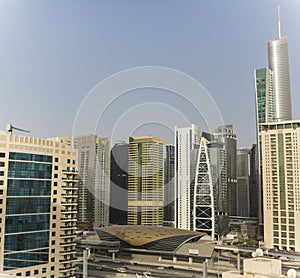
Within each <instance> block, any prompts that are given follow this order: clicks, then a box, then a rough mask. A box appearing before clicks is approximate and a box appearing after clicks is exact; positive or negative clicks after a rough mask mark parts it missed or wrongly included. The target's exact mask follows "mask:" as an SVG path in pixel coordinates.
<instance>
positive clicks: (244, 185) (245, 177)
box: [236, 148, 250, 217]
mask: <svg viewBox="0 0 300 278" xmlns="http://www.w3.org/2000/svg"><path fill="white" fill-rule="evenodd" d="M236 176H237V216H241V217H250V150H249V149H248V148H238V149H237V162H236Z"/></svg>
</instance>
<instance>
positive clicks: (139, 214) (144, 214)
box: [128, 136, 164, 226]
mask: <svg viewBox="0 0 300 278" xmlns="http://www.w3.org/2000/svg"><path fill="white" fill-rule="evenodd" d="M128 149H129V157H128V159H129V161H128V225H148V226H162V225H163V212H164V207H163V206H164V191H163V186H164V162H163V141H162V139H159V138H156V137H154V136H142V137H130V138H129V147H128Z"/></svg>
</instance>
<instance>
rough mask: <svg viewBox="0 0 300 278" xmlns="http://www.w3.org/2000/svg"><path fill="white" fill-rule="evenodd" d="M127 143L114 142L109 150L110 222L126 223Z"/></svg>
mask: <svg viewBox="0 0 300 278" xmlns="http://www.w3.org/2000/svg"><path fill="white" fill-rule="evenodd" d="M127 180H128V144H127V143H125V142H120V143H117V144H115V145H114V146H113V147H112V149H111V152H110V212H109V219H110V220H109V222H110V223H111V224H118V225H126V224H127V210H128V192H127V190H128V185H127Z"/></svg>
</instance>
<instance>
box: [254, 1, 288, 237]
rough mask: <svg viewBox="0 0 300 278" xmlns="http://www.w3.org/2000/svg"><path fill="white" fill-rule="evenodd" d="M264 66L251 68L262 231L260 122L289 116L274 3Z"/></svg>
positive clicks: (283, 44)
mask: <svg viewBox="0 0 300 278" xmlns="http://www.w3.org/2000/svg"><path fill="white" fill-rule="evenodd" d="M268 67H269V68H264V69H258V70H255V71H254V78H255V91H256V121H257V151H258V159H259V160H258V169H259V174H258V198H259V224H260V226H261V229H260V231H261V233H263V229H262V225H263V219H264V215H263V211H264V209H263V205H264V204H263V201H262V196H263V194H265V193H264V192H263V185H262V179H263V175H264V173H263V165H262V142H261V137H260V131H261V125H262V124H263V123H271V122H280V121H288V120H291V119H292V108H291V92H290V70H289V57H288V39H287V37H281V25H280V9H279V6H278V38H277V39H274V40H270V41H269V42H268Z"/></svg>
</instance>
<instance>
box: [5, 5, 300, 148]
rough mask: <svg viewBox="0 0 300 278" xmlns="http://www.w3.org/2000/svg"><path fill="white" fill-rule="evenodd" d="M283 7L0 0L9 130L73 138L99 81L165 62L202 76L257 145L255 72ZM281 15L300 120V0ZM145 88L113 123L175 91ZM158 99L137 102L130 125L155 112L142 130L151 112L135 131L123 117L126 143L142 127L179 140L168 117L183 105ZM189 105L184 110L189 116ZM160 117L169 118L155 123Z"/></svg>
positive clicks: (241, 132) (246, 139) (245, 138)
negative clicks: (78, 119) (11, 127)
mask: <svg viewBox="0 0 300 278" xmlns="http://www.w3.org/2000/svg"><path fill="white" fill-rule="evenodd" d="M277 3H278V1H272V0H247V1H246V0H243V1H242V0H228V1H212V0H207V1H200V0H190V1H183V0H182V1H175V0H164V1H161V0H151V1H141V0H128V1H125V0H119V1H114V0H107V1H104V0H102V1H101V0H98V1H91V0H89V1H83V0H82V1H76V0H72V1H71V0H69V1H64V0H62V1H61V0H57V1H53V0H49V1H47V0H44V1H40V0H27V1H21V0H0V94H1V114H0V115H1V117H0V128H1V129H5V126H6V124H7V123H10V122H11V123H13V124H15V125H16V126H18V127H23V128H27V129H30V130H31V135H32V136H38V137H52V136H58V135H59V136H60V135H71V134H72V130H73V123H74V119H75V117H76V113H77V111H78V109H79V107H80V105H81V103H82V101H83V100H84V98H85V97H86V95H87V94H88V92H89V91H90V90H91V89H92V88H93V87H94V86H95V85H97V84H98V83H99V82H101V81H102V80H103V79H105V78H107V77H109V76H110V75H112V74H115V73H117V72H119V71H122V70H125V69H128V68H132V67H139V66H163V67H170V68H174V69H177V70H179V71H182V72H184V73H186V74H188V75H190V76H191V77H193V78H194V79H196V80H197V81H198V82H200V83H201V84H202V85H203V86H204V87H205V88H206V90H207V91H208V92H209V94H210V95H211V96H212V98H213V99H214V101H215V103H216V105H217V106H218V108H219V110H220V112H221V114H222V117H223V119H224V122H225V123H232V124H233V125H234V128H235V130H236V132H237V136H238V145H240V146H250V145H251V144H252V143H254V142H255V104H254V100H255V93H254V81H253V70H254V68H260V67H265V66H266V65H267V41H268V40H270V39H273V38H276V37H277ZM281 19H282V34H283V35H284V36H285V35H286V36H288V38H289V57H290V70H291V88H292V105H293V116H294V118H298V119H299V118H300V111H299V103H300V55H299V50H300V32H299V26H300V1H299V0H284V1H281ZM140 91H141V94H140V95H139V96H140V98H138V97H137V95H132V96H131V98H128V99H125V98H124V99H123V102H121V103H119V104H118V103H115V104H114V107H112V109H111V111H110V113H111V114H108V115H106V118H111V119H112V120H111V121H112V122H109V119H108V120H107V121H108V122H109V124H110V125H114V124H115V123H114V121H116V119H117V120H118V119H120V117H121V116H120V115H119V116H118V117H117V118H116V119H115V118H113V117H108V116H109V115H113V114H114V111H115V113H119V110H120V107H123V110H124V107H126V109H128V110H130V108H132V107H133V106H135V105H138V103H142V104H143V96H145V99H146V101H144V102H146V104H145V105H146V106H147V104H149V103H148V102H150V101H152V102H155V101H156V102H158V103H159V102H161V100H162V99H164V102H163V103H168V101H166V100H168V96H167V95H163V94H162V95H160V94H159V93H158V92H157V91H155V90H148V91H147V90H140ZM187 93H188V92H187ZM107 94H110V92H109V91H108V92H107ZM147 94H148V95H151V97H152V98H151V99H148V98H147ZM155 98H157V99H155ZM101 99H102V98H101V96H100V102H101ZM139 99H140V102H139V101H138V100H139ZM179 102H180V100H179ZM102 104H103V103H102ZM156 105H157V104H155V105H154V106H151V105H150V106H151V107H150V109H149V107H148V108H147V107H145V110H143V108H142V109H140V108H141V107H137V109H135V114H134V115H130V113H129V112H128V113H127V122H128V121H129V120H130V119H131V118H130V117H132V119H135V120H136V119H139V116H138V115H139V114H138V113H141V115H142V113H143V111H148V113H150V112H152V113H153V115H155V116H156V117H154V118H153V122H154V123H148V124H146V125H144V126H143V121H145V122H144V123H146V122H147V121H150V120H151V117H150V116H151V113H150V114H149V115H148V119H142V118H141V122H140V123H139V122H138V121H135V126H128V128H126V121H124V120H123V118H122V120H123V123H122V129H119V130H122V132H119V137H120V139H121V140H126V138H127V137H128V135H130V134H131V133H132V132H133V131H134V130H136V134H139V132H140V133H141V132H148V133H149V134H150V133H151V134H153V135H159V133H160V132H162V133H164V132H165V133H166V138H165V139H166V142H168V143H171V139H170V138H172V135H171V131H170V127H169V129H168V128H166V127H165V126H164V125H166V123H165V124H164V115H165V116H166V118H167V117H168V116H170V115H171V114H169V112H170V111H171V110H172V109H173V110H176V105H178V103H177V104H176V99H172V100H170V103H169V106H170V107H169V108H170V109H169V110H170V111H169V110H164V108H163V106H162V105H158V106H156ZM179 106H180V105H179ZM147 109H148V110H147ZM188 110H189V109H187V110H186V111H184V110H183V111H181V113H183V114H185V113H186V114H189V113H190V111H188ZM149 111H150V112H149ZM164 111H169V112H164ZM123 112H124V111H123ZM125 112H126V111H125ZM125 112H124V113H125ZM170 113H171V112H170ZM158 115H162V123H159V124H156V125H155V123H156V122H157V118H158V117H157V116H158ZM170 117H171V118H172V116H170ZM174 117H176V116H174ZM172 119H174V118H172ZM195 120H196V121H197V119H196V118H195ZM195 123H196V124H197V122H195ZM179 125H180V123H179ZM199 125H200V128H201V129H204V128H203V127H202V125H201V123H199ZM104 126H105V125H103V127H102V126H101V125H100V126H98V127H97V132H99V134H100V135H110V133H109V132H108V131H107V130H105V128H104ZM153 126H154V127H153ZM152 127H153V130H152ZM143 128H144V129H143ZM160 128H161V131H160ZM91 132H92V130H91Z"/></svg>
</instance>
